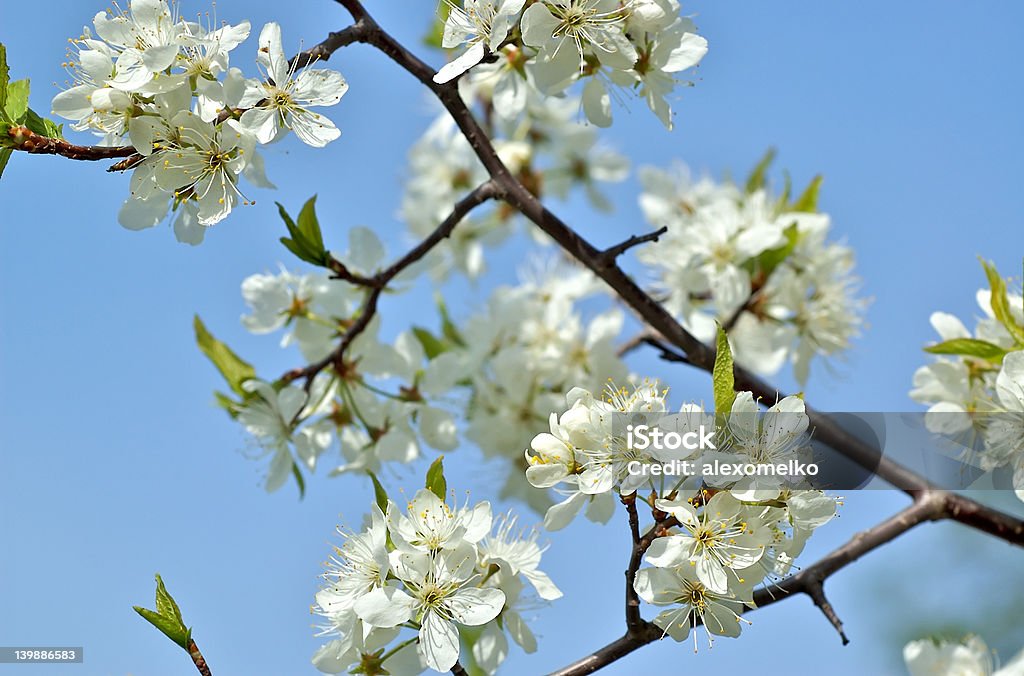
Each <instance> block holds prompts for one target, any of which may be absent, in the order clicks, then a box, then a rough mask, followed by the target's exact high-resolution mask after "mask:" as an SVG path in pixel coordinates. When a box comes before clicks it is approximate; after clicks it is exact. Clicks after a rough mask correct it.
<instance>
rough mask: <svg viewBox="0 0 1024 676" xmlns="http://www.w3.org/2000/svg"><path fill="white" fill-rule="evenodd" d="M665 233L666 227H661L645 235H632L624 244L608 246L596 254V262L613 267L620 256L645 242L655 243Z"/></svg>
mask: <svg viewBox="0 0 1024 676" xmlns="http://www.w3.org/2000/svg"><path fill="white" fill-rule="evenodd" d="M666 232H668V226H662V227H660V228H658V229H657V230H655V231H654V232H649V233H647V234H646V235H633V236H632V237H630V238H629V239H627V240H625V241H624V242H621V243H619V244H616V245H615V246H610V247H608V248H607V249H605V250H604V251H602V252H601V253H600V254H598V262H599V263H601V264H603V265H605V266H608V265H615V259H616V258H618V257H619V256H621V255H622V254H624V253H626V252H627V251H629V250H630V249H632V248H633V247H635V246H639V245H640V244H645V243H647V242H657V241H658V238H659V237H661V236H662V235H664V234H665V233H666Z"/></svg>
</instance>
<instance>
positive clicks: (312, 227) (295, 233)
mask: <svg viewBox="0 0 1024 676" xmlns="http://www.w3.org/2000/svg"><path fill="white" fill-rule="evenodd" d="M315 203H316V197H313V198H312V199H310V200H309V201H307V202H306V204H305V205H304V206H303V207H302V211H301V212H300V214H299V222H298V223H297V224H296V223H295V221H293V220H292V217H291V216H289V215H288V212H287V211H286V210H285V208H284V206H283V205H281V204H280V203H278V205H277V211H278V213H279V214H280V215H281V219H282V220H283V221H284V224H285V227H287V228H288V234H289V235H291V237H290V238H288V237H282V238H281V244H284V245H285V247H287V249H288V250H289V251H291V252H292V253H293V254H295V256H296V257H297V258H298V259H299V260H303V261H306V262H307V263H312V264H313V265H318V266H321V267H323V266H326V265H327V261H328V255H327V251H326V250H325V249H324V243H323V237H322V236H321V234H320V224H319V222H318V221H317V218H316V212H315V207H314V205H315Z"/></svg>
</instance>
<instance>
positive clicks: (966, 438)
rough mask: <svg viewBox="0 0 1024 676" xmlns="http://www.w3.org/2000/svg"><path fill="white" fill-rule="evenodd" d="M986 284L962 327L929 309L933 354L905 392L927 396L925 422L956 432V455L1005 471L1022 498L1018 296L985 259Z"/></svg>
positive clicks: (1023, 398) (1023, 340) (1021, 310)
mask: <svg viewBox="0 0 1024 676" xmlns="http://www.w3.org/2000/svg"><path fill="white" fill-rule="evenodd" d="M985 269H986V272H987V273H988V279H989V283H990V287H991V288H989V289H979V290H978V292H977V295H976V297H977V303H978V307H979V308H980V310H981V316H980V318H979V319H978V320H977V321H976V322H975V326H974V330H973V331H970V330H968V328H967V327H966V326H965V325H964V323H963V322H962V321H961V320H960V319H959V318H957V317H956V316H954V315H951V314H949V313H946V312H935V313H933V314H932V315H931V325H932V327H933V328H934V329H935V332H936V333H937V334H938V335H939V339H940V340H939V342H938V343H936V344H934V345H931V346H929V347H927V348H925V349H926V351H928V352H930V353H931V354H934V355H935V360H934V361H932V362H931V363H929V364H926V365H924V366H921V367H920V368H918V369H917V371H916V372H915V373H914V380H913V384H914V387H913V389H912V390H911V391H910V397H911V398H912V399H914V400H915V401H918V402H920V403H922V404H928V405H929V408H928V412H927V414H926V415H925V424H926V425H927V427H928V429H929V430H930V431H932V432H935V433H938V434H943V435H946V436H948V437H949V438H953V439H957V440H958V442H959V443H961V444H962V445H963V446H964V447H965V448H966V449H967V455H966V456H965V457H964V458H963V459H964V460H965V461H967V462H970V463H971V464H974V465H976V466H978V467H980V468H981V469H982V470H984V471H985V472H992V471H996V470H1006V471H1008V472H1012V474H1013V479H1012V483H1013V486H1014V488H1015V489H1016V493H1017V496H1018V497H1019V498H1020V499H1021V500H1024V298H1022V296H1021V295H1020V294H1018V293H1011V292H1010V291H1009V290H1008V280H1004V279H1003V278H1001V277H1000V276H999V275H998V273H997V272H996V270H995V268H994V267H992V266H991V265H989V264H987V263H986V264H985Z"/></svg>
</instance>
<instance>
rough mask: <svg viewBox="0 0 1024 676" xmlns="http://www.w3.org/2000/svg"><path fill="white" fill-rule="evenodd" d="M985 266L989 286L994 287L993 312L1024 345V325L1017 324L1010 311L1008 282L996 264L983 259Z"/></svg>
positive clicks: (1016, 339)
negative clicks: (1007, 290)
mask: <svg viewBox="0 0 1024 676" xmlns="http://www.w3.org/2000/svg"><path fill="white" fill-rule="evenodd" d="M981 265H982V266H983V267H984V268H985V276H986V277H988V284H989V287H990V288H991V289H992V314H994V315H995V316H996V319H998V320H999V322H1000V323H1001V324H1002V325H1003V326H1005V327H1006V330H1007V331H1009V333H1010V336H1012V337H1013V340H1014V341H1015V342H1016V343H1017V344H1018V345H1024V327H1022V326H1020V325H1019V324H1017V320H1015V319H1014V318H1013V313H1012V312H1011V311H1010V299H1009V298H1008V296H1007V292H1006V282H1005V281H1004V280H1003V278H1002V276H1000V274H999V272H998V271H997V270H996V267H995V265H993V264H992V263H989V262H988V261H985V260H983V261H981Z"/></svg>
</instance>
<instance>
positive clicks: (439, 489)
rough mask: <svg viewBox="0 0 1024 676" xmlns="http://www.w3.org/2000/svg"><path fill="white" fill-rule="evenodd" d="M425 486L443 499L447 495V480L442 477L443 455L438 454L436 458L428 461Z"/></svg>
mask: <svg viewBox="0 0 1024 676" xmlns="http://www.w3.org/2000/svg"><path fill="white" fill-rule="evenodd" d="M426 487H427V488H428V489H429V490H430V492H431V493H433V494H434V495H436V496H437V497H439V498H441V500H444V499H445V497H446V496H447V495H448V482H447V481H446V480H445V478H444V456H443V455H442V456H438V458H437V460H435V461H434V462H432V463H430V469H428V470H427V484H426Z"/></svg>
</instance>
